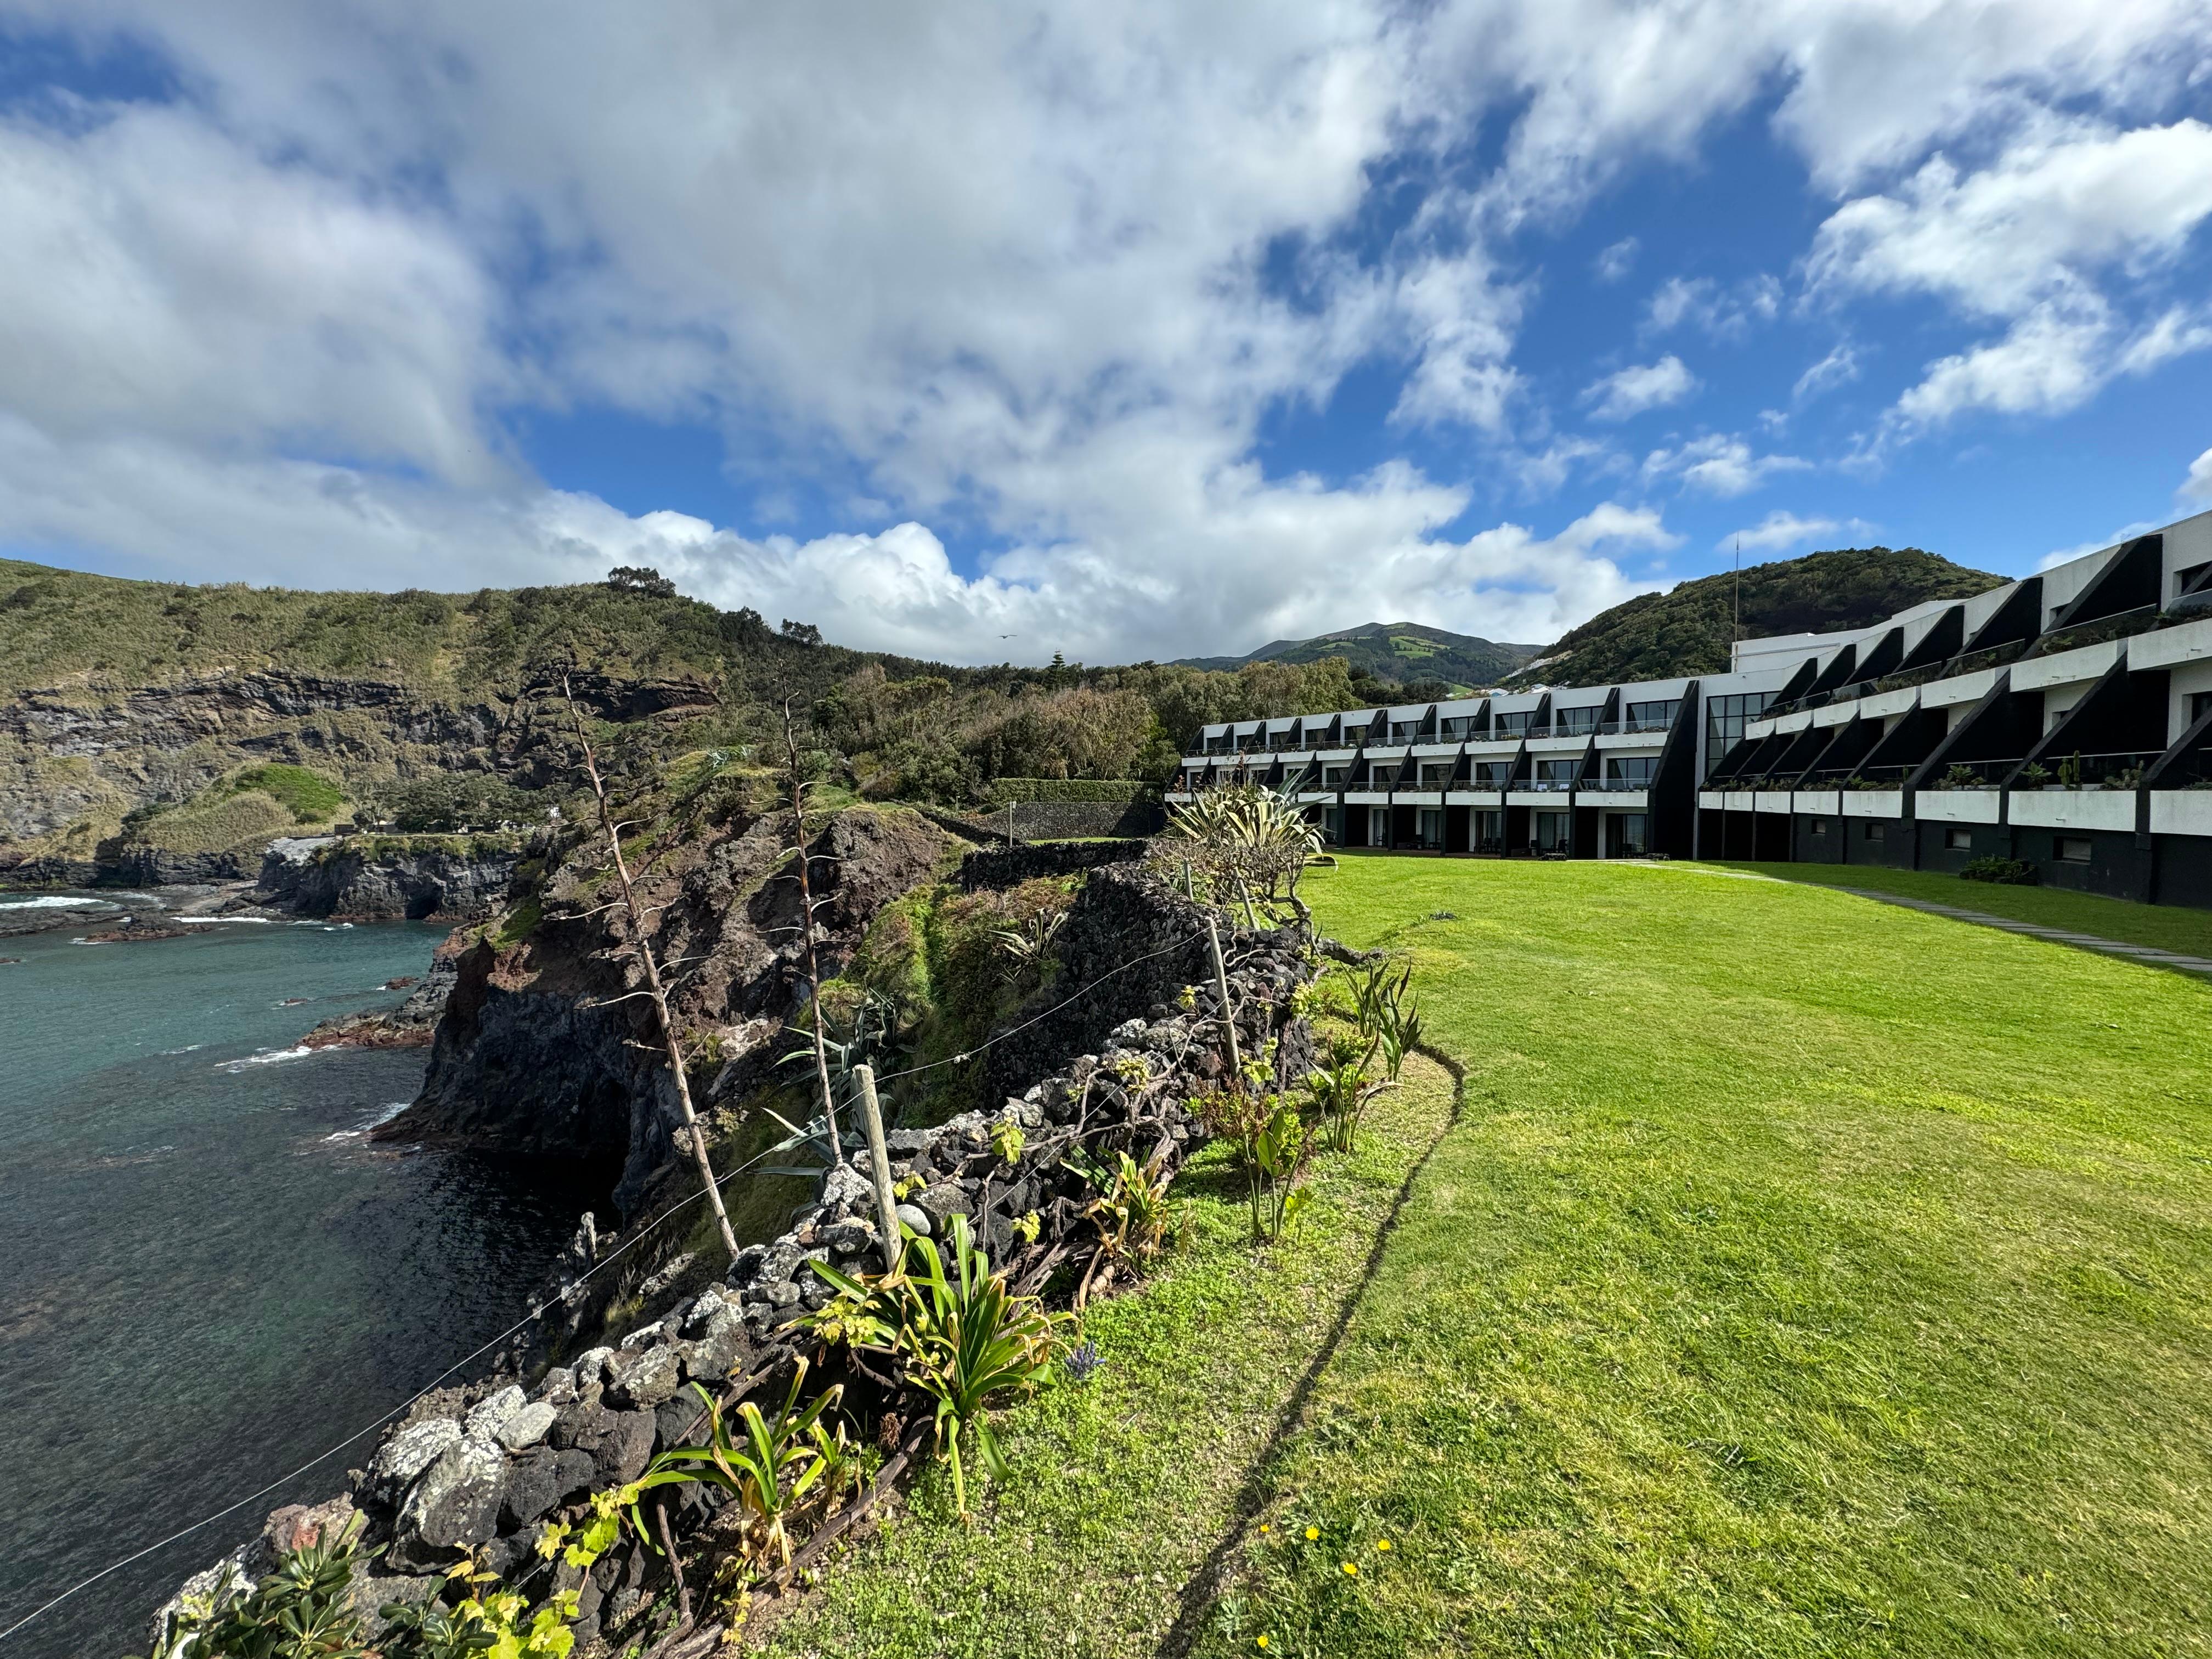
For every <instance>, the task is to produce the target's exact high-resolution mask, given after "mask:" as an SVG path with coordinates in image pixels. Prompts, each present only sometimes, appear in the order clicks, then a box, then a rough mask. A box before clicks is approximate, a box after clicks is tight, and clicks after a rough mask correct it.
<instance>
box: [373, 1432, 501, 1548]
mask: <svg viewBox="0 0 2212 1659" xmlns="http://www.w3.org/2000/svg"><path fill="white" fill-rule="evenodd" d="M506 1495H507V1454H506V1453H505V1452H503V1451H501V1449H499V1447H498V1446H497V1445H496V1444H495V1443H493V1442H491V1441H489V1440H479V1439H476V1438H474V1437H463V1438H462V1440H461V1442H460V1443H459V1445H456V1446H453V1447H450V1448H449V1449H447V1451H445V1452H444V1453H443V1454H442V1455H441V1456H440V1457H439V1459H438V1461H437V1462H435V1463H433V1464H431V1465H430V1467H429V1468H427V1469H425V1470H423V1471H422V1478H421V1479H420V1480H416V1483H415V1486H414V1489H413V1490H412V1491H410V1492H409V1493H408V1494H407V1502H406V1503H405V1504H404V1505H403V1506H402V1507H401V1509H400V1511H399V1527H398V1530H399V1532H400V1534H402V1535H403V1536H405V1535H409V1534H411V1535H413V1536H414V1537H416V1538H419V1539H420V1540H421V1541H422V1542H423V1543H425V1544H428V1545H429V1546H430V1547H432V1548H434V1549H441V1550H447V1549H459V1548H461V1547H464V1546H465V1545H469V1544H481V1543H483V1542H485V1541H488V1540H489V1539H491V1538H493V1537H494V1536H495V1535H496V1534H498V1531H499V1506H500V1500H501V1498H504V1497H505V1496H506Z"/></svg>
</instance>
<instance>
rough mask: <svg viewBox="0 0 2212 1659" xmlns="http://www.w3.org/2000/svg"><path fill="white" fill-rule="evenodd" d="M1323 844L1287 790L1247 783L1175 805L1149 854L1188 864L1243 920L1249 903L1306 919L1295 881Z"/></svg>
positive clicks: (1249, 910) (1248, 914)
mask: <svg viewBox="0 0 2212 1659" xmlns="http://www.w3.org/2000/svg"><path fill="white" fill-rule="evenodd" d="M1321 844H1322V843H1321V832H1320V831H1319V830H1318V829H1316V828H1315V827H1314V826H1313V825H1312V824H1310V823H1307V822H1306V819H1305V813H1304V808H1302V807H1301V806H1300V805H1298V804H1297V801H1296V800H1294V799H1292V798H1291V795H1290V794H1289V793H1287V792H1279V791H1276V790H1272V789H1264V788H1261V787H1257V786H1255V785H1249V784H1248V785H1241V786H1237V787H1231V788H1225V789H1211V790H1207V791H1206V792H1205V793H1201V794H1200V795H1199V796H1197V797H1196V798H1195V799H1193V800H1191V801H1190V802H1188V804H1187V805H1180V806H1177V807H1176V808H1175V810H1174V811H1172V812H1170V814H1169V816H1168V829H1167V835H1166V836H1164V837H1163V839H1162V841H1161V843H1160V847H1159V850H1158V853H1157V854H1156V855H1155V856H1156V857H1158V858H1159V859H1161V860H1166V861H1170V862H1181V863H1183V864H1187V865H1188V866H1189V867H1190V869H1191V870H1192V871H1193V872H1194V873H1195V874H1197V875H1199V876H1202V877H1203V878H1205V879H1206V885H1207V887H1208V889H1209V890H1211V891H1212V894H1213V896H1215V897H1216V898H1217V899H1226V898H1228V897H1229V896H1231V895H1234V896H1236V897H1237V898H1239V899H1241V900H1242V901H1243V904H1244V908H1245V915H1246V919H1247V921H1256V917H1255V915H1254V906H1255V902H1257V903H1259V904H1263V905H1266V906H1267V907H1269V908H1273V907H1275V906H1276V905H1279V904H1281V905H1287V906H1288V907H1289V908H1291V910H1292V911H1293V912H1295V913H1296V914H1297V916H1298V918H1299V920H1301V921H1304V920H1306V919H1307V912H1306V908H1305V903H1304V901H1303V900H1302V899H1300V898H1299V897H1298V879H1299V878H1300V877H1301V876H1303V875H1304V873H1305V867H1306V861H1307V860H1309V859H1310V858H1312V857H1313V855H1314V854H1316V853H1318V852H1319V851H1320V850H1321Z"/></svg>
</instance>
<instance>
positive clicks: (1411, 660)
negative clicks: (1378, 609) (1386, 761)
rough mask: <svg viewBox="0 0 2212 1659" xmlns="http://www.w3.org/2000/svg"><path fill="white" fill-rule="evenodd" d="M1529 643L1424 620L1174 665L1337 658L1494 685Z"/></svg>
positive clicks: (1377, 673)
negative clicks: (1460, 631) (1501, 640)
mask: <svg viewBox="0 0 2212 1659" xmlns="http://www.w3.org/2000/svg"><path fill="white" fill-rule="evenodd" d="M1536 652H1537V647H1534V646H1533V645H1507V644H1501V643H1499V642H1498V641H1495V640H1486V639H1481V638H1478V637H1477V636H1476V635H1472V634H1455V633H1453V632H1452V631H1451V630H1450V629H1443V628H1431V627H1430V626H1429V625H1428V624H1427V623H1410V622H1395V623H1379V622H1376V623H1361V624H1360V625H1359V626H1358V627H1357V628H1346V629H1339V630H1338V631H1337V632H1335V633H1334V634H1320V635H1316V636H1315V637H1313V638H1312V639H1310V640H1272V641H1269V642H1268V643H1267V644H1266V645H1263V646H1261V647H1260V648H1259V649H1258V650H1257V651H1253V652H1248V653H1246V654H1245V655H1243V656H1241V657H1182V658H1178V659H1176V666H1178V667H1184V668H1214V669H1236V668H1241V667H1243V665H1245V664H1246V663H1250V662H1287V663H1310V662H1320V661H1322V660H1323V659H1326V658H1329V657H1341V658H1343V659H1344V661H1345V665H1346V667H1347V668H1348V669H1349V670H1351V671H1352V673H1353V674H1355V675H1361V674H1364V675H1368V676H1371V677H1372V678H1376V679H1378V680H1388V681H1390V682H1393V683H1394V684H1405V683H1407V682H1408V681H1411V680H1428V679H1438V680H1443V681H1444V682H1446V683H1447V684H1450V685H1453V686H1472V687H1486V686H1492V685H1495V684H1498V682H1499V681H1500V680H1502V679H1503V678H1505V676H1507V675H1508V674H1510V673H1512V672H1513V671H1515V670H1516V669H1517V668H1519V667H1521V666H1522V665H1523V664H1525V663H1527V662H1528V661H1529V660H1530V659H1532V658H1534V656H1535V654H1536Z"/></svg>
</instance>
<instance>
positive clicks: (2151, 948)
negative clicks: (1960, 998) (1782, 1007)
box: [1836, 887, 2212, 975]
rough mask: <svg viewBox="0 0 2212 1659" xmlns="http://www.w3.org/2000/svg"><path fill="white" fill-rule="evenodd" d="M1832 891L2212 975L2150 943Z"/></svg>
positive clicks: (2198, 961)
mask: <svg viewBox="0 0 2212 1659" xmlns="http://www.w3.org/2000/svg"><path fill="white" fill-rule="evenodd" d="M1836 891H1838V893H1856V894H1857V896H1859V897H1861V898H1870V899H1875V900H1879V901H1880V902H1881V903H1884V904H1897V905H1902V906H1903V907H1904V908H1906V909H1908V910H1925V911H1928V912H1929V914H1930V915H1938V916H1949V917H1950V918H1951V919H1952V920H1953V921H1971V922H1975V923H1978V924H1979V925H1980V926H1982V927H2002V929H2004V931H2005V932H2006V933H2027V934H2028V935H2030V936H2031V937H2033V938H2035V939H2050V940H2051V941H2052V942H2053V943H2055V944H2058V945H2075V946H2076V947H2078V948H2079V949H2081V950H2084V951H2102V952H2104V954H2105V955H2106V956H2109V957H2127V958H2128V959H2129V960H2130V962H2142V963H2149V964H2150V965H2151V966H2152V967H2154V968H2172V969H2179V971H2180V972H2182V973H2185V974H2205V975H2212V960H2207V959H2206V958H2205V957H2191V956H2184V955H2182V954H2181V953H2180V952H2179V951H2161V950H2160V949H2159V948H2158V947H2157V946H2156V945H2124V944H2122V943H2121V942H2120V941H2119V940H2118V939H2100V938H2098V937H2097V936H2096V935H2095V934H2094V933H2069V932H2068V931H2067V930H2066V929H2065V928H2063V927H2044V926H2043V925H2042V924H2041V923H2040V922H2033V921H2014V920H2013V919H2012V918H2011V917H2010V916H1993V915H1990V914H1989V913H1988V912H1987V911H1985V910H1961V909H1960V908H1959V907H1958V906H1957V905H1955V904H1937V903H1935V902H1933V901H1931V900H1929V899H1917V898H1905V897H1903V896H1899V894H1896V893H1881V892H1876V891H1875V890H1874V889H1873V888H1871V887H1838V888H1837V889H1836Z"/></svg>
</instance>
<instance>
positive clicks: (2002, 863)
mask: <svg viewBox="0 0 2212 1659" xmlns="http://www.w3.org/2000/svg"><path fill="white" fill-rule="evenodd" d="M1959 873H1960V875H1961V876H1963V877H1965V878H1966V879H1967V880H1968V881H1989V882H1995V883H1996V884H1998V885H1999V886H2001V887H2033V886H2034V885H2035V884H2036V883H2037V882H2038V881H2039V879H2041V872H2039V871H2038V870H2037V869H2036V867H2035V866H2033V865H2032V864H2030V863H2028V862H2027V861H2026V860H2022V859H2001V858H1983V859H1976V860H1973V861H1972V863H1970V864H1969V865H1967V866H1966V868H1965V869H1963V870H1961V871H1960V872H1959Z"/></svg>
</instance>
